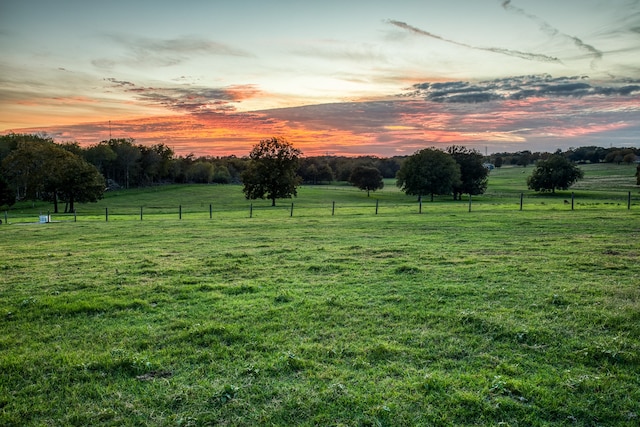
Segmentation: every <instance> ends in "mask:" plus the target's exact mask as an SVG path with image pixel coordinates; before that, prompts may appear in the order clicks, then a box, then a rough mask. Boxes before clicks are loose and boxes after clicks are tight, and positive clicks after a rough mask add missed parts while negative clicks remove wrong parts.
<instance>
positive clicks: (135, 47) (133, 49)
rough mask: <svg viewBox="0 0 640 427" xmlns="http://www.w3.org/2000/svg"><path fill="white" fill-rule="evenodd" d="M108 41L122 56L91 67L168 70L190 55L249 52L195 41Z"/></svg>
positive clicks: (243, 54) (117, 37) (246, 54)
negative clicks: (115, 46)
mask: <svg viewBox="0 0 640 427" xmlns="http://www.w3.org/2000/svg"><path fill="white" fill-rule="evenodd" d="M109 38H110V39H111V40H112V41H113V42H115V43H116V44H118V45H120V46H121V47H124V52H125V53H124V55H123V56H121V57H118V58H97V59H94V60H93V61H92V64H93V65H95V66H96V67H99V68H106V69H110V68H113V67H114V66H115V65H118V64H124V65H128V66H153V67H168V66H173V65H178V64H180V63H182V62H185V61H187V60H188V59H190V58H192V57H193V56H202V55H224V56H238V57H251V56H253V55H252V54H250V53H249V52H247V51H245V50H243V49H239V48H236V47H233V46H230V45H227V44H223V43H218V42H215V41H211V40H207V39H202V38H197V37H181V38H174V39H152V38H145V37H129V36H124V35H119V34H118V35H111V36H109Z"/></svg>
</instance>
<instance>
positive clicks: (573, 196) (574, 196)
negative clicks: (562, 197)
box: [571, 191, 576, 210]
mask: <svg viewBox="0 0 640 427" xmlns="http://www.w3.org/2000/svg"><path fill="white" fill-rule="evenodd" d="M575 198H576V194H575V193H574V192H573V191H572V192H571V210H573V202H574V200H575Z"/></svg>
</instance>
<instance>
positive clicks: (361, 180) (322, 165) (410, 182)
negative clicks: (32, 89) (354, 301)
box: [0, 133, 640, 212]
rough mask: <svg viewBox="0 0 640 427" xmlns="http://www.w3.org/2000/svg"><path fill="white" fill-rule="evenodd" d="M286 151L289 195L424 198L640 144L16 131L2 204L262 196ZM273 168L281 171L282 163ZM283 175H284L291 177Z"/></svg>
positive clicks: (602, 157) (5, 151) (626, 156)
mask: <svg viewBox="0 0 640 427" xmlns="http://www.w3.org/2000/svg"><path fill="white" fill-rule="evenodd" d="M260 150H262V152H260ZM269 150H271V151H269ZM281 150H285V151H288V154H291V155H292V156H293V157H294V158H295V159H293V160H292V161H291V162H290V163H289V164H288V165H287V168H288V169H287V170H288V173H290V177H291V180H292V181H291V185H293V187H291V188H290V190H291V191H284V194H289V196H290V195H295V187H297V186H298V185H300V184H314V185H315V184H323V183H330V182H334V181H347V182H350V183H351V184H352V185H354V186H356V187H358V188H360V189H361V190H363V191H367V194H370V192H371V191H376V190H378V189H381V188H383V186H384V181H383V179H385V178H387V179H389V178H396V179H397V185H398V186H399V187H400V188H402V189H403V190H405V191H406V192H407V193H408V194H415V195H417V196H419V197H422V196H431V197H433V195H435V194H452V195H453V197H454V199H460V198H461V197H462V195H463V194H472V195H475V194H482V193H483V192H484V191H485V189H486V184H487V174H488V169H487V165H488V164H491V165H492V166H491V167H493V166H495V167H501V166H503V165H507V164H510V165H521V166H525V167H526V166H527V165H529V164H532V163H534V162H535V163H539V162H540V161H547V160H549V159H550V158H551V157H552V156H560V157H562V158H563V159H565V160H567V161H569V162H571V163H586V162H615V163H623V162H626V163H630V162H633V161H635V159H636V158H637V156H638V155H640V150H639V149H633V148H613V147H611V148H608V149H607V148H601V147H580V148H577V149H574V148H572V149H569V150H568V151H566V152H556V153H553V154H552V153H532V152H530V151H520V152H516V153H497V154H492V155H491V156H483V155H482V154H480V153H479V152H478V151H477V150H471V149H467V148H465V147H460V146H452V147H448V148H447V150H446V151H444V152H443V151H440V150H436V149H435V148H433V149H425V150H421V151H419V152H417V153H415V154H413V155H411V156H395V157H390V158H380V157H376V156H361V157H344V156H332V155H326V156H313V157H303V156H302V153H301V152H299V150H296V149H295V148H293V146H292V145H291V144H290V143H288V142H287V141H285V140H283V139H282V138H271V139H266V140H263V141H260V143H259V144H257V145H256V146H255V147H254V149H253V150H252V151H251V153H249V155H248V156H244V157H237V156H233V155H232V156H199V157H196V156H195V155H194V154H189V155H186V156H176V154H175V153H174V151H173V150H172V149H171V148H170V147H169V146H167V145H166V144H163V143H159V144H154V145H151V146H146V145H142V144H138V143H136V141H135V140H134V139H132V138H117V139H109V140H105V141H101V142H99V143H96V144H94V145H90V146H88V147H80V146H79V144H77V143H75V142H64V143H56V142H54V141H53V139H52V138H50V137H47V136H46V135H38V134H14V133H11V134H7V135H3V136H0V206H2V205H5V206H7V205H11V204H13V203H14V202H15V201H16V200H25V199H31V200H33V199H39V200H48V201H51V202H52V203H53V204H54V211H55V212H58V210H59V207H58V205H59V203H64V208H65V211H67V212H72V211H73V210H74V208H75V203H83V202H93V201H97V200H98V199H100V198H101V197H102V195H103V193H104V191H109V190H113V189H119V188H133V187H144V186H149V185H159V184H170V183H218V184H230V183H236V184H240V183H243V184H245V188H247V184H248V183H249V184H251V182H252V181H251V180H252V179H253V180H254V181H253V187H255V188H253V187H252V188H253V189H252V190H247V191H245V194H246V195H247V197H248V198H252V197H259V196H256V195H258V194H260V193H261V192H262V189H261V188H259V186H262V188H265V187H264V185H265V184H264V183H263V182H261V181H255V180H256V179H257V178H256V173H257V172H256V171H259V170H260V168H259V167H258V165H259V160H260V159H261V158H263V157H265V158H268V157H270V156H271V157H273V156H274V155H276V156H277V153H279V152H280V151H281ZM281 154H282V153H281ZM281 166H282V165H281ZM276 169H277V168H276ZM266 170H270V171H272V172H273V170H274V167H273V166H269V167H267V169H266ZM447 171H448V172H447ZM263 172H264V170H263ZM425 174H427V175H428V176H426V177H425ZM429 174H430V175H429ZM258 175H259V174H258ZM445 176H446V179H445ZM279 179H280V180H281V181H282V180H283V177H282V176H281V177H280V178H279ZM536 179H537V178H536ZM578 179H579V178H578ZM287 181H288V179H284V182H287ZM536 182H543V181H540V180H538V181H536V180H534V181H532V184H531V185H533V186H534V187H535V186H536V185H538V184H536ZM534 187H530V188H534ZM538 187H539V188H542V187H544V185H542V186H540V185H538ZM555 188H562V186H556V187H554V189H555ZM549 190H552V189H549ZM273 192H275V193H274V194H275V195H276V197H275V198H272V197H271V196H273V194H271V196H268V193H269V192H268V191H266V192H265V193H264V195H263V196H265V197H267V198H269V199H272V200H274V203H275V199H277V198H280V196H279V194H281V193H282V192H281V191H279V190H276V189H274V190H273V191H272V193H273Z"/></svg>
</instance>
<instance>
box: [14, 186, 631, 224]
mask: <svg viewBox="0 0 640 427" xmlns="http://www.w3.org/2000/svg"><path fill="white" fill-rule="evenodd" d="M639 204H640V200H638V198H637V197H636V198H635V199H634V198H633V197H632V194H631V192H628V193H626V194H624V193H618V194H615V195H612V196H609V197H607V198H606V199H594V198H592V197H591V198H586V199H584V200H582V199H580V198H579V197H576V195H575V193H571V196H570V198H568V199H560V198H549V197H546V198H538V197H533V198H531V197H528V198H525V196H524V193H520V195H519V197H514V196H505V197H502V198H499V199H498V198H496V197H492V198H489V199H485V198H484V197H483V196H476V197H475V198H474V197H471V196H469V197H468V199H466V200H462V201H451V200H447V201H446V202H445V201H443V200H441V199H440V200H438V201H436V202H429V201H423V200H416V201H413V202H398V201H381V200H380V199H374V198H372V199H371V202H370V203H367V204H363V203H362V202H360V203H348V202H344V201H343V202H340V203H336V202H335V201H333V202H330V203H317V202H316V203H305V202H296V201H293V202H287V201H285V200H280V202H279V205H278V206H275V207H272V206H271V205H270V204H267V203H258V202H254V203H247V205H245V206H244V207H243V208H239V207H238V206H224V205H221V206H214V204H213V203H210V204H208V205H207V204H206V203H201V204H200V205H199V206H192V205H190V206H187V205H184V206H183V205H177V206H137V207H127V208H123V207H117V208H109V207H105V208H104V210H99V209H95V208H93V209H92V207H91V205H83V206H82V208H81V210H76V212H72V213H51V212H47V213H46V214H44V213H42V212H40V214H39V215H34V214H33V213H18V212H11V213H10V212H8V211H5V212H4V215H3V218H2V222H3V223H4V224H17V223H33V222H39V223H50V222H78V221H83V222H84V221H104V222H110V221H125V220H126V221H134V220H135V221H147V220H178V221H181V220H183V219H184V220H187V219H189V220H192V219H198V220H205V219H208V220H215V219H222V218H249V219H251V218H285V217H294V216H295V217H322V216H348V215H381V216H394V215H407V214H429V213H436V212H438V213H443V212H444V213H446V212H451V213H459V212H487V211H506V210H516V211H517V210H520V211H522V210H540V211H544V210H566V211H574V210H580V209H626V210H631V209H632V206H635V205H639Z"/></svg>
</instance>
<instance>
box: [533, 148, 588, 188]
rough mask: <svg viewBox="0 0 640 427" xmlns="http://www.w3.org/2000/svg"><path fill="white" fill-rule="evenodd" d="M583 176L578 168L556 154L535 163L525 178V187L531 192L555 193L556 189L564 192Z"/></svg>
mask: <svg viewBox="0 0 640 427" xmlns="http://www.w3.org/2000/svg"><path fill="white" fill-rule="evenodd" d="M583 176H584V173H583V172H582V170H581V169H580V168H579V167H578V166H576V165H574V164H573V163H571V162H570V161H569V160H567V159H566V158H565V157H564V156H563V155H562V154H560V153H559V152H556V153H555V154H553V155H552V156H551V157H549V158H548V159H547V160H540V161H538V163H536V166H535V169H534V170H533V173H532V174H531V176H529V178H527V186H528V187H529V189H531V190H535V191H543V192H544V191H551V192H552V193H555V191H556V188H557V189H559V190H566V189H568V188H569V187H571V186H572V185H573V184H574V183H575V182H576V181H578V180H579V179H581V178H582V177H583Z"/></svg>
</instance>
